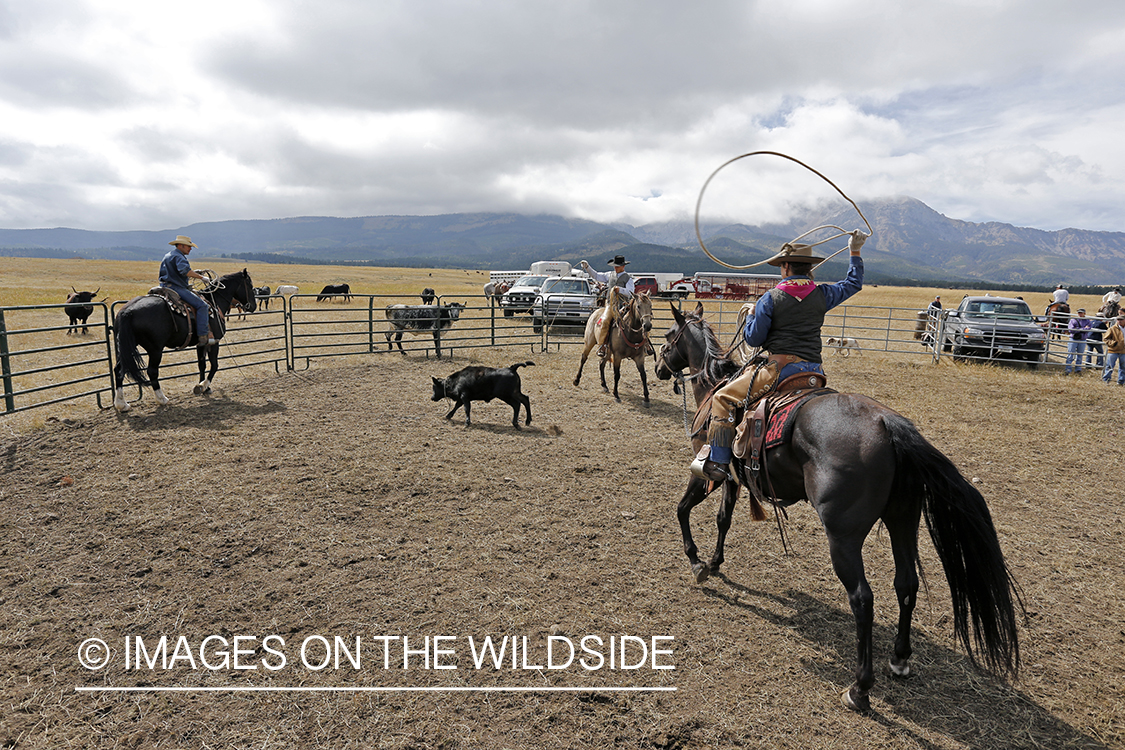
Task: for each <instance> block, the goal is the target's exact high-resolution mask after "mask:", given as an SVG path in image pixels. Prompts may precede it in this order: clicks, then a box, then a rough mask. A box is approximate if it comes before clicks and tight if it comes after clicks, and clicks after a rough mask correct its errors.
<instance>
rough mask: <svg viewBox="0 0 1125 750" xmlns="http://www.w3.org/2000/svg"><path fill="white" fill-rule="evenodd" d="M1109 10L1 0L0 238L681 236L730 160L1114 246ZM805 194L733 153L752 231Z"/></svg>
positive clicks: (726, 195)
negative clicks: (438, 227)
mask: <svg viewBox="0 0 1125 750" xmlns="http://www.w3.org/2000/svg"><path fill="white" fill-rule="evenodd" d="M1123 42H1125V4H1121V3H1119V2H1116V0H1104V1H1102V0H1079V1H1078V2H1074V3H1071V4H1070V5H1068V6H1067V12H1066V13H1065V14H1064V13H1062V12H1061V11H1060V10H1058V6H1057V4H1056V3H1053V2H1048V1H1047V0H992V1H991V2H981V1H980V0H973V1H972V2H969V1H968V0H965V1H964V2H958V1H956V0H936V1H935V2H930V3H905V2H901V1H899V0H865V1H864V2H862V3H861V2H858V0H855V1H854V2H851V1H849V2H842V1H841V0H832V2H828V1H827V0H794V1H793V2H789V3H784V4H778V3H772V2H765V1H760V2H744V1H739V2H736V1H734V0H729V1H723V2H705V3H698V4H694V5H692V4H684V3H679V2H673V1H672V0H657V1H654V2H639V0H636V1H634V2H622V3H611V4H606V3H596V2H592V1H590V2H568V3H538V2H525V1H523V0H519V1H518V2H517V1H516V0H509V1H508V2H500V1H496V2H487V3H485V2H478V3H465V2H459V1H458V2H455V1H454V0H445V1H441V0H410V2H406V1H405V0H401V1H399V0H395V1H386V2H379V3H370V2H361V1H360V0H354V1H352V0H341V1H339V2H331V1H329V2H323V3H316V4H309V3H305V2H296V1H295V0H278V1H277V2H270V3H266V2H244V1H242V0H238V1H236V2H233V3H232V2H229V1H228V2H218V1H217V0H205V1H202V2H194V3H192V4H190V5H179V6H170V5H168V4H164V3H143V2H136V1H134V0H116V1H114V0H96V1H94V0H91V2H89V3H82V2H78V1H77V0H41V1H40V2H36V3H20V4H18V5H17V4H15V3H14V2H8V3H6V4H5V3H4V2H3V0H0V226H5V227H33V226H57V225H65V226H75V227H82V228H91V229H141V228H170V227H176V226H181V225H184V224H189V223H193V222H197V221H210V220H221V219H231V218H271V217H279V216H294V215H310V214H328V215H341V216H343V215H368V214H390V213H397V214H411V213H449V212H459V211H492V210H496V211H502V210H515V211H528V212H538V211H549V212H556V213H562V214H567V215H575V216H581V217H583V218H592V219H597V220H603V221H618V220H621V221H627V222H630V223H636V224H641V223H647V222H655V221H664V220H671V219H684V218H690V217H691V215H692V213H693V211H694V208H695V201H696V198H697V196H698V194H699V190H700V188H701V187H702V185H703V181H704V180H705V179H706V178H707V176H708V175H709V174H710V173H711V172H712V170H714V169H715V168H716V167H717V166H718V165H719V164H721V163H723V162H724V161H726V160H727V159H730V158H731V157H733V156H736V155H738V154H741V153H745V152H748V151H754V150H765V149H770V150H778V151H784V152H785V153H789V154H792V155H793V156H795V157H797V158H800V159H802V160H803V161H806V162H807V163H808V164H810V165H811V166H813V167H815V168H817V169H819V170H821V171H822V172H824V173H825V174H826V175H827V176H829V177H830V178H832V179H833V180H834V181H835V182H837V183H838V184H839V185H840V187H841V188H842V189H844V190H845V191H846V192H848V193H849V194H850V195H853V197H858V198H862V197H880V196H891V195H911V196H914V197H917V198H919V199H920V200H923V201H925V202H927V203H929V204H930V205H931V206H933V207H934V208H935V209H937V210H939V211H941V212H943V213H946V214H947V215H950V216H954V217H956V218H963V219H968V220H973V221H985V220H997V221H1007V222H1012V223H1016V224H1022V225H1030V226H1039V227H1042V228H1047V229H1053V228H1060V227H1064V226H1082V227H1085V228H1091V229H1105V230H1114V231H1125V212H1123V209H1122V208H1121V206H1123V205H1125V200H1123V199H1125V182H1123V179H1125V178H1123V177H1122V175H1123V174H1125V164H1122V161H1123V156H1122V149H1121V147H1120V146H1119V145H1118V144H1119V141H1120V136H1119V132H1118V130H1119V128H1118V123H1120V122H1121V121H1122V117H1121V115H1122V114H1125V113H1123V111H1122V110H1123V108H1125V97H1123V96H1122V89H1123V84H1122V83H1121V81H1122V80H1123V77H1122V73H1123V72H1125V71H1123V70H1122V67H1123V62H1125V53H1123V52H1122V51H1121V50H1122V49H1123V44H1122V43H1123ZM825 191H827V192H828V193H830V192H831V189H830V188H827V187H826V186H825V185H824V184H823V183H820V182H819V181H818V180H816V179H814V178H813V179H810V177H809V175H808V174H807V173H805V172H804V171H803V170H801V169H800V168H795V167H793V166H792V165H788V164H784V163H779V164H776V165H770V164H769V162H768V160H755V161H754V162H753V163H750V162H748V163H745V164H742V163H740V164H738V165H737V168H735V167H732V168H731V169H730V170H729V172H728V171H724V173H723V175H722V180H721V182H716V184H714V185H713V187H711V188H709V189H708V195H707V197H706V201H705V208H706V210H708V211H712V212H714V213H715V215H716V216H717V215H720V214H724V215H728V216H729V217H730V218H732V219H735V220H742V221H750V220H752V219H754V218H755V217H756V216H765V215H776V214H777V213H778V212H782V211H784V210H786V208H787V207H788V206H789V205H790V204H792V203H794V202H796V201H800V200H817V199H820V198H821V197H822V196H823V194H824V193H825Z"/></svg>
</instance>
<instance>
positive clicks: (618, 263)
mask: <svg viewBox="0 0 1125 750" xmlns="http://www.w3.org/2000/svg"><path fill="white" fill-rule="evenodd" d="M606 263H607V264H609V265H611V266H613V271H612V272H610V271H595V270H593V269H592V268H590V264H589V263H587V262H586V261H582V262H581V264H580V265H581V266H582V270H583V271H585V272H586V273H587V274H589V275H590V277H591V278H593V279H594V280H596V281H600V282H602V283H603V284H608V285H609V293H608V294H607V295H606V300H605V314H604V315H602V319H601V320H600V321H599V322H598V326H597V328H596V329H595V330H596V333H597V342H598V356H599V357H604V356H605V354H606V345H605V342H606V341H607V340H608V339H609V329H610V328H611V327H612V325H613V321H614V320H615V319H616V318H617V316H618V315H619V312H620V308H622V307H624V306H625V304H626V303H627V302H628V301H629V299H630V298H631V297H632V296H633V292H634V290H635V285H636V282H634V281H633V276H632V274H629V273H627V272H626V271H625V266H627V265H629V261H627V260H625V256H624V255H615V256H614V257H613V258H611V259H609V260H607V261H606Z"/></svg>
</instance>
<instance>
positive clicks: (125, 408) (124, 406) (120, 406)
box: [113, 402, 132, 412]
mask: <svg viewBox="0 0 1125 750" xmlns="http://www.w3.org/2000/svg"><path fill="white" fill-rule="evenodd" d="M113 406H114V408H115V409H117V411H121V412H125V411H129V409H131V408H132V407H131V406H129V404H127V403H124V402H123V403H120V404H118V403H114V404H113Z"/></svg>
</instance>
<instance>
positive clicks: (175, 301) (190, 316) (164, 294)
mask: <svg viewBox="0 0 1125 750" xmlns="http://www.w3.org/2000/svg"><path fill="white" fill-rule="evenodd" d="M148 296H149V297H160V298H161V299H163V300H164V302H165V303H166V304H167V305H168V310H169V311H170V312H171V313H172V316H173V318H175V317H177V316H178V317H181V318H183V319H184V320H185V321H186V328H185V330H186V331H187V335H186V336H185V337H184V340H183V343H181V344H180V345H179V346H178V347H176V348H177V349H186V348H187V347H188V345H189V344H191V342H192V341H193V340H194V339H195V337H196V334H197V333H198V332H197V331H196V330H195V308H193V307H192V306H191V305H189V304H188V303H187V302H184V301H183V299H182V298H181V297H180V295H179V294H178V293H177V292H176V291H175V290H174V289H169V288H167V287H163V286H154V287H153V288H152V289H149V290H148ZM211 312H212V311H211V310H210V309H208V315H210V314H211Z"/></svg>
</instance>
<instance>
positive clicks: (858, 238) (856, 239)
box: [848, 229, 871, 253]
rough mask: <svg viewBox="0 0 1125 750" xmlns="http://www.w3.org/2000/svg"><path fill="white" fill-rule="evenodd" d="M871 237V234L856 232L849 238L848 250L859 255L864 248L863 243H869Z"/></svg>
mask: <svg viewBox="0 0 1125 750" xmlns="http://www.w3.org/2000/svg"><path fill="white" fill-rule="evenodd" d="M870 236H871V235H869V234H864V233H863V232H862V231H861V230H859V229H857V230H855V231H854V232H852V233H851V235H850V236H849V237H848V250H851V251H852V252H853V253H858V252H859V249H860V248H861V247H863V243H864V242H867V238H868V237H870Z"/></svg>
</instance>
